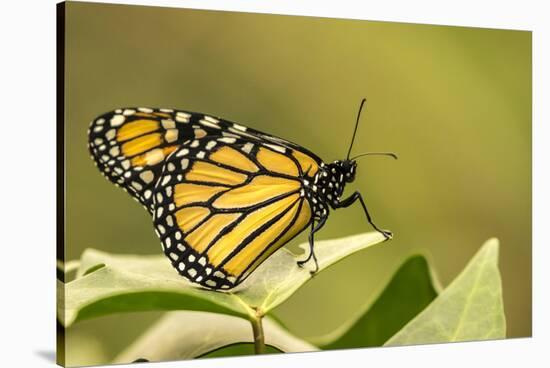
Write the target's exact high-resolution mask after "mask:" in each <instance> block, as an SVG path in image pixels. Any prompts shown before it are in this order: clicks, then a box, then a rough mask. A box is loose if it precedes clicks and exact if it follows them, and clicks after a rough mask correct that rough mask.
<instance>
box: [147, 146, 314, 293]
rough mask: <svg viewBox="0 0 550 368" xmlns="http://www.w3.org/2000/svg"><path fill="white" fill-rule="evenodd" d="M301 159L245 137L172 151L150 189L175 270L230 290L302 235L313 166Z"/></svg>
mask: <svg viewBox="0 0 550 368" xmlns="http://www.w3.org/2000/svg"><path fill="white" fill-rule="evenodd" d="M302 155H303V153H301V152H297V151H295V150H292V149H289V148H285V147H282V146H277V145H274V144H273V143H269V142H265V141H263V140H255V139H250V138H243V137H238V138H236V137H219V138H210V137H208V139H203V140H195V141H194V142H192V143H191V144H190V145H186V146H182V147H181V148H179V149H178V150H177V151H175V152H174V154H172V155H171V156H170V157H169V158H168V160H167V165H166V169H165V171H164V172H163V174H162V175H161V178H160V179H159V182H158V183H157V185H156V187H155V197H154V201H155V204H154V205H155V208H156V211H155V213H154V223H155V228H156V231H157V234H158V236H159V237H160V239H161V242H162V245H163V249H164V252H165V254H166V255H167V256H168V258H170V260H171V262H172V265H173V266H174V267H175V268H176V269H177V270H178V272H179V273H180V274H181V275H183V276H185V277H186V278H188V279H190V280H192V281H193V282H196V283H199V284H201V285H203V286H205V287H208V288H214V289H229V288H232V287H234V286H236V285H238V284H239V283H240V282H242V281H243V280H244V279H245V278H246V277H247V276H248V275H249V274H250V273H251V272H252V271H253V270H254V269H255V268H256V267H258V266H259V265H260V264H261V263H262V262H263V261H264V260H265V259H267V257H269V256H270V255H271V254H272V253H273V252H275V251H276V250H277V249H279V248H280V247H281V246H283V245H284V244H285V243H287V242H288V241H290V240H291V239H292V238H294V237H295V236H296V235H297V234H299V233H300V232H301V231H302V230H304V229H305V228H306V227H307V226H308V225H309V224H310V223H311V220H312V211H311V207H310V204H309V201H308V199H307V198H306V197H305V194H304V189H303V182H302V180H303V178H304V175H305V173H306V170H307V171H313V170H317V165H316V164H315V163H314V162H311V158H307V159H305V160H304V159H303V158H302ZM298 158H302V161H300V160H299V159H298ZM312 165H315V168H313V167H312Z"/></svg>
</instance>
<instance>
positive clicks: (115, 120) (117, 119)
mask: <svg viewBox="0 0 550 368" xmlns="http://www.w3.org/2000/svg"><path fill="white" fill-rule="evenodd" d="M124 120H125V119H124V116H123V115H115V116H113V117H112V118H111V126H112V127H117V126H119V125H122V123H124Z"/></svg>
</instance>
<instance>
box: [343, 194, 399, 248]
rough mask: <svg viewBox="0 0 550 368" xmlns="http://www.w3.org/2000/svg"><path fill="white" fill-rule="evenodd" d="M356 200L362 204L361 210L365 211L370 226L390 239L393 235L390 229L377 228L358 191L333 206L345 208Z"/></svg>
mask: <svg viewBox="0 0 550 368" xmlns="http://www.w3.org/2000/svg"><path fill="white" fill-rule="evenodd" d="M357 200H359V202H361V205H362V206H363V210H364V211H365V215H366V216H367V221H368V222H369V224H371V226H372V227H373V228H374V229H375V230H376V231H378V232H379V233H381V234H382V235H384V237H385V238H386V239H391V238H392V237H393V234H392V233H391V231H385V230H381V229H379V228H378V226H376V224H375V223H374V222H373V221H372V218H371V216H370V214H369V210H368V209H367V205H366V204H365V201H364V200H363V197H362V196H361V193H359V192H355V193H353V194H352V195H351V196H349V197H348V198H346V199H343V200H341V201H340V203H339V204H338V206H335V207H342V208H346V207H349V206H351V205H352V204H354V203H355V201H357Z"/></svg>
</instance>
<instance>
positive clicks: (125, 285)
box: [58, 232, 385, 326]
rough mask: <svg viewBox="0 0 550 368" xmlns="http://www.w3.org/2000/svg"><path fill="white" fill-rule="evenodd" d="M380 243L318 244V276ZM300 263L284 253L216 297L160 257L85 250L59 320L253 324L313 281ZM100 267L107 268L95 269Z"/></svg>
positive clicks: (370, 239)
mask: <svg viewBox="0 0 550 368" xmlns="http://www.w3.org/2000/svg"><path fill="white" fill-rule="evenodd" d="M384 240H385V238H384V236H383V235H381V234H380V233H378V232H371V233H365V234H359V235H354V236H350V237H346V238H341V239H335V240H325V241H318V242H316V243H315V253H316V255H317V259H318V261H319V267H320V269H319V271H322V270H323V269H325V268H327V267H329V266H330V265H332V264H334V263H336V262H338V261H340V260H341V259H343V258H345V257H346V256H349V255H350V254H353V253H354V252H357V251H359V250H361V249H365V248H368V247H370V246H372V245H375V244H378V243H381V242H383V241H384ZM300 247H301V248H302V249H307V247H308V246H307V244H302V245H301V246H300ZM303 258H304V255H303V254H302V255H295V254H293V253H291V252H290V251H288V250H287V249H285V248H283V249H281V250H279V251H277V252H276V253H275V254H273V255H272V256H271V257H269V258H268V259H267V260H266V261H265V262H264V263H263V264H262V265H260V267H258V269H257V270H256V271H255V272H253V273H252V275H250V277H248V279H246V280H245V281H244V282H243V283H242V284H241V285H239V286H238V287H236V288H235V289H234V290H232V291H230V292H219V291H211V290H206V289H202V288H199V287H197V286H196V285H194V284H191V283H190V282H188V281H187V280H186V279H184V278H183V277H181V276H179V275H178V273H177V272H176V271H175V270H174V269H173V268H172V266H171V265H170V263H169V261H168V259H167V258H166V257H165V256H164V255H156V256H136V255H113V254H108V253H105V252H100V251H98V250H94V249H88V250H86V251H85V252H84V254H83V256H82V259H81V264H80V268H79V270H78V273H77V276H78V277H77V279H75V280H74V281H71V282H69V283H67V284H62V283H60V285H58V287H59V288H61V294H60V296H61V298H63V297H64V300H65V303H63V302H59V303H58V318H59V319H60V321H61V322H62V323H63V324H64V325H65V326H69V325H71V324H72V323H73V322H74V321H75V320H77V319H78V320H80V319H86V318H93V317H97V316H102V315H107V314H111V313H121V312H133V311H150V310H197V311H206V312H217V313H224V314H230V315H236V316H242V317H246V318H256V316H257V315H263V314H265V313H267V312H269V311H270V310H271V309H273V308H274V307H276V306H277V305H279V304H281V303H282V302H284V301H285V300H286V299H287V298H288V297H290V296H291V295H292V294H293V293H294V292H295V291H296V290H297V289H298V288H299V287H300V286H302V285H303V284H304V283H305V282H307V281H308V280H309V279H310V278H311V275H310V273H309V269H307V268H300V267H298V266H297V264H296V262H297V261H298V260H300V259H303ZM101 264H103V265H105V266H103V267H100V268H95V266H97V265H101ZM308 266H309V267H313V265H312V264H308ZM87 271H88V273H87ZM90 271H93V272H90ZM63 289H64V290H63Z"/></svg>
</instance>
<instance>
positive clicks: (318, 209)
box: [304, 160, 356, 218]
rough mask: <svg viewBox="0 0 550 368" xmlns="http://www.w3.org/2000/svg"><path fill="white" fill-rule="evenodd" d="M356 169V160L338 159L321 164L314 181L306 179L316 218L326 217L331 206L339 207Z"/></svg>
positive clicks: (308, 194)
mask: <svg viewBox="0 0 550 368" xmlns="http://www.w3.org/2000/svg"><path fill="white" fill-rule="evenodd" d="M355 169H356V164H355V161H349V160H346V161H340V160H338V161H334V162H332V163H330V164H323V165H321V167H320V168H319V171H318V172H317V174H316V175H315V176H314V177H313V182H310V181H309V180H304V186H305V188H306V196H307V197H308V199H309V201H310V204H311V205H312V207H313V213H314V214H315V217H316V218H323V217H326V216H327V215H328V207H329V206H330V207H331V208H333V209H334V208H337V207H338V204H339V203H340V198H341V197H342V194H343V193H344V188H345V186H346V183H350V182H352V181H353V180H354V179H355Z"/></svg>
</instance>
